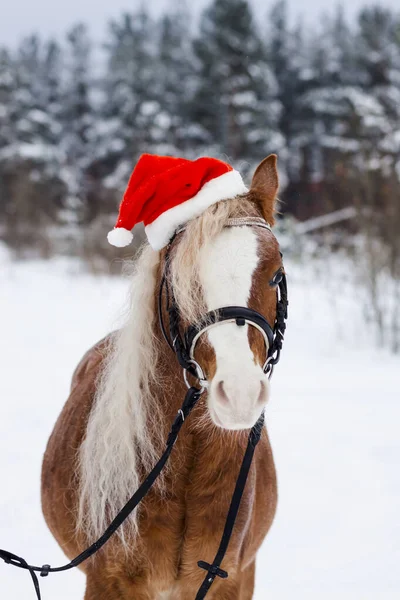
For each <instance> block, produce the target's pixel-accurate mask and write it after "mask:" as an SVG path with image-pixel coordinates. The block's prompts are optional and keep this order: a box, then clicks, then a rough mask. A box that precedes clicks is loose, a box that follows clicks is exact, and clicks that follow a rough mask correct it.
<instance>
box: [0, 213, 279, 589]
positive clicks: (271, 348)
mask: <svg viewBox="0 0 400 600" xmlns="http://www.w3.org/2000/svg"><path fill="white" fill-rule="evenodd" d="M226 226H227V227H243V226H250V227H263V228H264V229H268V230H269V231H271V227H270V226H269V225H268V223H267V222H266V221H264V220H263V219H261V218H257V217H250V218H237V219H229V220H228V222H227V224H226ZM184 229H185V228H184V227H183V228H181V229H179V230H178V231H177V232H176V233H175V235H174V237H173V238H172V239H171V241H170V243H169V245H168V247H167V251H166V257H165V271H164V274H163V276H162V279H161V284H160V289H159V297H158V310H159V320H160V327H161V331H162V333H163V336H164V338H165V340H166V342H167V344H168V345H169V347H170V348H171V349H172V350H173V351H174V353H175V355H176V357H177V360H178V362H179V364H180V365H181V367H182V368H183V374H184V380H185V383H186V385H187V387H188V391H187V393H186V396H185V399H184V401H183V403H182V406H181V408H180V409H179V410H178V412H177V414H176V416H175V419H174V422H173V423H172V426H171V430H170V432H169V435H168V438H167V442H166V448H165V450H164V452H163V454H162V455H161V457H160V458H159V460H158V462H157V463H156V465H155V466H154V467H153V469H152V470H151V472H150V473H149V474H148V475H147V477H146V478H145V479H144V481H143V482H142V484H141V485H140V486H139V488H138V489H137V490H136V492H135V493H134V494H133V496H132V497H131V498H130V499H129V500H128V502H127V503H126V504H125V506H124V507H123V508H122V509H121V511H120V512H119V513H118V514H117V515H116V517H115V518H114V519H113V521H112V522H111V523H110V525H109V526H108V527H107V529H106V530H105V532H104V533H103V535H102V536H101V537H100V538H99V539H98V540H96V541H95V542H94V543H93V544H91V545H90V546H89V547H88V548H87V549H86V550H84V551H83V552H82V553H81V554H79V555H78V556H77V557H75V558H74V559H73V560H71V561H70V562H69V563H67V564H65V565H62V566H60V567H51V566H50V565H49V564H44V565H43V566H41V567H39V566H35V565H30V564H29V563H28V562H27V561H26V560H25V559H24V558H22V557H21V556H18V555H16V554H13V553H12V552H9V551H7V550H1V549H0V558H1V559H3V561H4V562H5V563H7V564H9V565H12V566H14V567H18V568H20V569H25V570H27V571H28V572H29V573H30V576H31V578H32V582H33V585H34V588H35V593H36V598H37V600H41V593H40V585H39V579H38V576H37V573H39V575H40V576H41V577H47V576H48V575H49V574H50V573H59V572H61V571H68V570H70V569H73V568H74V567H77V566H78V565H80V564H82V563H83V562H84V561H86V560H87V559H88V558H90V557H91V556H93V555H94V554H95V553H96V552H98V551H99V550H100V548H102V547H103V546H104V544H106V542H107V541H108V540H109V539H110V537H111V536H112V535H113V534H114V533H115V532H116V531H117V529H119V527H120V526H121V525H122V524H123V523H124V521H125V520H126V519H127V518H128V517H129V516H130V514H131V513H132V512H133V511H134V509H135V508H136V507H137V505H138V504H139V503H140V502H141V500H143V498H144V497H145V496H146V494H147V493H148V491H149V490H150V489H151V487H152V486H153V484H154V483H155V481H156V479H157V478H158V476H159V475H160V473H161V471H162V470H163V468H164V466H165V464H166V463H167V461H168V459H169V457H170V454H171V452H172V449H173V447H174V445H175V442H176V440H177V438H178V435H179V432H180V429H181V427H182V425H183V423H184V421H185V420H186V418H187V417H188V416H189V415H190V413H191V411H192V410H193V408H194V407H195V406H196V404H197V402H198V400H199V398H200V396H201V395H202V394H203V392H204V391H205V389H206V388H207V387H208V382H207V379H206V377H205V374H204V371H203V369H202V367H201V366H200V365H199V363H198V362H197V361H196V360H195V358H194V352H195V348H196V344H197V342H198V340H199V339H200V337H201V336H202V335H203V334H204V333H206V332H207V331H208V330H209V329H210V328H212V327H216V326H218V325H221V324H223V323H236V325H237V326H238V327H243V326H244V325H246V324H247V325H249V326H252V327H255V328H256V329H257V330H258V331H259V332H260V333H261V334H262V335H263V337H264V341H265V347H266V360H265V363H264V366H263V371H264V373H265V374H266V375H267V376H268V377H269V378H270V377H271V375H272V372H273V369H274V366H275V365H276V364H277V363H278V362H279V358H280V353H281V349H282V343H283V338H284V333H285V328H286V319H287V306H288V297H287V284H286V276H285V274H284V272H282V278H281V280H280V281H279V283H278V284H277V307H276V318H275V323H274V326H273V327H271V325H270V324H269V323H268V321H267V320H266V319H265V317H263V315H261V314H260V313H258V312H256V311H254V310H252V309H249V308H247V307H243V306H228V307H223V308H220V309H218V310H216V311H213V312H210V313H207V314H206V315H204V317H203V318H202V319H201V320H200V321H199V322H198V323H196V324H193V325H190V326H189V327H188V328H187V330H186V331H185V332H184V333H183V334H182V333H181V317H180V314H179V310H178V308H177V304H176V301H175V298H174V294H173V290H171V289H170V284H169V275H170V272H169V270H170V250H171V246H172V244H173V243H174V240H175V238H176V236H177V235H178V234H179V233H181V232H182V231H184ZM164 290H165V298H166V310H167V313H168V316H169V334H168V332H167V330H166V328H165V324H164V321H163V294H164ZM188 374H190V375H192V376H193V377H194V378H195V379H196V380H197V381H198V383H199V386H200V387H195V386H191V385H190V384H189V382H188ZM263 425H264V412H262V413H261V415H260V417H259V419H258V420H257V422H256V424H255V425H254V426H253V427H252V429H251V430H250V433H249V437H248V442H247V447H246V451H245V454H244V457H243V460H242V464H241V467H240V470H239V475H238V478H237V480H236V484H235V489H234V492H233V495H232V499H231V503H230V506H229V510H228V514H227V517H226V521H225V526H224V530H223V534H222V537H221V541H220V545H219V547H218V550H217V553H216V555H215V557H214V560H213V561H212V563H208V562H205V561H202V560H200V561H199V562H198V563H197V564H198V566H199V567H200V568H201V569H204V570H205V571H206V575H205V578H204V580H203V583H202V584H201V586H200V588H199V590H198V592H197V594H196V597H195V600H203V599H204V598H205V596H206V594H207V593H208V591H209V589H210V587H211V586H212V584H213V583H214V581H215V579H216V577H220V578H222V579H225V578H227V577H228V573H227V572H226V571H225V570H223V569H221V563H222V561H223V559H224V556H225V554H226V551H227V549H228V545H229V541H230V539H231V536H232V532H233V528H234V525H235V521H236V517H237V514H238V511H239V507H240V502H241V499H242V496H243V492H244V488H245V485H246V481H247V477H248V474H249V471H250V467H251V463H252V459H253V455H254V451H255V448H256V446H257V444H258V442H259V440H260V437H261V433H262V429H263Z"/></svg>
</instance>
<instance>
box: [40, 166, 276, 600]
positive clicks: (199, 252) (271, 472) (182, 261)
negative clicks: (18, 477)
mask: <svg viewBox="0 0 400 600" xmlns="http://www.w3.org/2000/svg"><path fill="white" fill-rule="evenodd" d="M276 162H277V159H276V156H275V155H270V156H269V157H267V158H266V159H264V160H263V161H262V162H261V164H260V165H259V166H258V167H257V169H256V171H255V173H254V175H253V178H252V182H251V186H250V189H249V190H248V191H247V192H246V193H244V194H242V195H239V196H236V197H234V198H227V199H226V200H222V201H220V202H218V203H217V204H214V205H213V206H211V207H210V208H208V209H206V210H205V211H204V213H203V214H202V215H201V216H199V217H197V218H195V219H193V220H192V221H189V222H188V223H187V224H186V226H185V228H184V229H183V230H181V231H178V232H177V234H176V237H175V239H174V242H173V244H172V245H171V256H170V258H169V269H168V278H169V282H168V283H169V285H170V287H171V289H173V291H174V296H175V301H176V304H177V307H178V309H179V313H180V315H181V318H182V321H183V323H184V325H186V326H188V325H189V324H192V323H196V321H198V319H199V318H200V317H201V316H202V315H204V314H205V313H207V312H210V311H214V310H216V309H217V308H220V307H224V306H233V305H236V306H243V307H248V308H250V309H253V310H256V311H258V312H259V313H261V314H262V315H263V316H264V317H265V318H266V319H267V320H268V322H269V323H270V325H271V326H273V324H274V322H275V316H276V306H277V304H276V302H277V289H276V287H277V283H276V282H277V277H278V276H279V273H282V269H283V267H282V258H281V254H280V252H279V245H278V242H277V240H276V238H275V237H274V235H273V233H272V232H271V231H269V230H267V229H265V228H262V227H251V226H240V221H238V223H239V225H238V226H233V227H232V226H231V227H227V224H228V222H232V219H239V220H240V219H242V220H243V218H248V219H249V220H251V219H253V220H254V219H256V220H257V219H259V220H260V219H263V220H265V221H267V222H268V223H269V224H270V225H271V226H272V225H273V223H274V213H275V203H276V195H277V191H278V173H277V165H276ZM165 260H166V250H165V249H164V250H161V251H159V252H156V251H154V250H152V249H151V248H150V246H148V245H145V246H144V248H143V250H142V252H141V254H140V257H139V258H138V259H137V260H135V262H134V263H133V264H132V265H131V267H130V268H131V287H130V301H129V307H128V309H127V315H126V320H125V324H124V325H123V326H122V327H121V329H119V330H118V331H116V332H113V333H111V334H110V335H109V336H107V337H106V338H105V339H103V340H102V341H100V342H99V343H97V344H96V345H95V346H94V347H93V348H92V349H90V350H89V351H88V352H87V353H86V355H85V356H84V357H83V359H82V360H81V362H80V363H79V365H78V367H77V368H76V370H75V373H74V375H73V379H72V385H71V392H70V396H69V398H68V400H67V402H66V404H65V406H64V408H63V410H62V412H61V414H60V416H59V418H58V420H57V422H56V425H55V427H54V430H53V432H52V434H51V437H50V439H49V441H48V445H47V449H46V451H45V455H44V460H43V468H42V507H43V514H44V517H45V520H46V522H47V525H48V527H49V528H50V530H51V532H52V533H53V535H54V537H55V538H56V540H57V541H58V543H59V544H60V546H61V548H62V549H63V551H64V552H65V554H66V555H67V556H68V557H69V558H70V559H71V558H73V557H74V556H76V555H77V554H79V553H80V552H82V551H83V550H84V548H85V547H86V546H87V545H88V544H90V543H92V542H93V541H94V540H95V539H96V538H98V537H99V536H100V535H101V534H102V533H103V531H104V530H105V528H106V527H107V526H108V525H109V523H110V521H111V520H112V519H113V517H114V516H115V515H116V514H117V513H118V511H119V510H120V509H121V508H122V507H123V505H124V504H125V503H126V501H127V500H128V499H129V497H130V496H131V495H132V493H133V492H134V491H135V489H136V488H137V487H138V485H139V484H140V482H141V481H142V480H143V479H144V477H145V476H146V474H147V472H148V471H150V470H151V468H152V467H153V465H154V463H155V462H156V460H157V458H158V457H159V455H160V454H161V453H162V451H163V448H164V447H165V446H164V444H165V438H166V436H167V434H168V431H169V429H170V426H171V423H172V421H173V420H174V417H175V415H176V413H177V410H178V409H179V407H180V404H181V401H182V399H183V397H184V395H185V391H186V386H185V383H184V379H183V377H182V369H181V367H180V366H179V364H178V362H177V360H176V357H175V356H174V354H173V353H172V352H171V349H170V348H169V347H168V344H167V343H166V341H165V340H164V338H163V335H162V329H161V326H160V322H159V320H158V294H159V290H160V286H161V282H162V278H163V276H164V274H165V266H166V265H165ZM162 313H163V315H162V316H164V319H167V314H166V308H165V306H163V308H162ZM195 359H196V361H197V362H198V363H199V364H200V365H201V367H202V369H203V371H204V373H205V375H206V378H207V381H208V382H209V385H208V388H207V390H206V392H205V393H204V394H203V395H202V397H201V399H200V402H198V404H197V405H196V407H195V408H194V410H193V412H192V414H191V416H190V419H188V420H187V423H184V427H183V428H182V431H181V433H180V437H179V439H178V441H177V443H176V445H175V447H174V450H173V452H172V455H171V459H170V461H169V464H168V467H167V468H166V469H165V470H164V471H163V475H162V477H161V478H160V479H159V480H158V481H157V484H156V485H155V486H154V487H153V488H152V489H151V490H150V492H149V493H148V494H147V496H146V497H145V498H144V500H143V501H142V502H141V503H140V505H139V506H138V508H137V509H136V510H135V512H134V513H133V514H132V515H131V516H130V518H129V519H128V520H127V521H126V522H125V523H124V524H123V526H122V527H121V528H120V529H119V530H118V532H116V533H115V534H114V535H113V536H112V537H111V539H110V540H109V541H108V542H107V544H106V545H105V546H104V548H102V550H101V551H100V552H98V553H97V554H96V555H95V556H94V557H92V558H91V559H90V560H88V561H87V562H85V563H83V564H82V565H81V567H80V568H82V569H83V571H84V573H85V574H86V592H85V597H84V598H85V600H193V599H194V598H195V596H196V591H197V589H198V588H199V586H200V585H201V583H202V580H203V578H204V571H201V570H200V569H199V568H198V566H197V560H198V559H199V558H202V559H205V560H210V559H212V557H213V556H214V554H215V551H216V549H217V547H218V543H219V539H220V537H221V533H222V529H223V525H224V522H225V518H226V514H227V511H228V508H229V504H230V499H231V496H232V492H233V489H234V485H235V481H236V477H237V475H238V470H239V465H240V462H241V459H242V457H243V453H244V450H245V448H246V444H247V436H248V430H249V428H251V427H252V426H253V425H254V424H255V423H256V421H257V419H258V418H259V416H260V414H261V413H262V411H263V409H264V407H265V405H266V403H267V401H268V398H269V395H270V387H269V381H268V379H267V378H266V377H265V374H264V372H263V364H264V362H265V342H264V339H263V337H262V335H261V334H260V333H259V332H258V331H257V330H256V329H255V328H253V327H249V326H248V325H245V326H244V327H237V326H236V324H235V323H229V322H227V323H224V324H222V325H221V326H219V327H216V328H210V329H209V330H208V331H207V333H206V334H205V335H202V336H201V339H200V340H199V343H198V344H197V345H196V350H195ZM276 504H277V484H276V473H275V467H274V461H273V456H272V451H271V447H270V442H269V438H268V434H267V429H266V428H265V427H264V428H263V431H262V434H261V440H260V442H259V445H258V447H257V450H256V453H255V458H254V461H253V464H252V466H251V469H250V472H249V476H248V480H247V484H246V488H245V491H244V495H243V498H242V502H241V505H240V510H239V513H238V516H237V520H236V524H235V529H234V531H233V535H232V539H231V541H230V545H229V548H228V551H227V554H226V556H225V558H224V562H223V566H224V569H227V570H229V578H228V579H219V578H218V580H216V581H215V584H214V586H213V588H212V589H211V590H210V593H209V596H208V597H209V598H210V600H213V599H214V600H215V599H218V600H250V599H251V598H252V597H253V593H254V579H255V561H256V554H257V551H258V549H259V548H260V546H261V544H262V542H263V540H264V538H265V536H266V534H267V532H268V530H269V528H270V527H271V524H272V521H273V518H274V514H275V510H276Z"/></svg>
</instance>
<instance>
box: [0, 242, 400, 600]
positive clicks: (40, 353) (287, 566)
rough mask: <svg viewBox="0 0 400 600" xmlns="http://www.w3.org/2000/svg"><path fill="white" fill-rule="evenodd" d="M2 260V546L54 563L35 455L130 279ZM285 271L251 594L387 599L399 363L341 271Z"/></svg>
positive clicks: (61, 578) (78, 580)
mask: <svg viewBox="0 0 400 600" xmlns="http://www.w3.org/2000/svg"><path fill="white" fill-rule="evenodd" d="M0 267H1V268H0V289H1V294H0V314H1V315H2V319H1V332H2V344H1V347H0V364H1V378H0V397H1V398H2V402H1V404H0V476H1V478H2V486H1V495H0V547H2V548H6V549H8V550H10V551H13V552H15V553H17V554H22V555H23V556H24V557H25V558H27V559H28V560H29V561H32V562H34V563H35V564H42V563H44V562H50V563H51V564H52V565H59V564H62V563H63V562H65V557H64V556H63V554H62V552H61V550H60V549H59V548H58V546H57V544H56V542H55V541H54V540H53V538H52V536H51V534H50V533H49V531H48V530H47V528H46V525H45V523H44V520H43V517H42V515H41V510H40V501H39V477H40V466H41V459H42V454H43V451H44V447H45V444H46V442H47V438H48V436H49V434H50V431H51V429H52V426H53V424H54V421H55V419H56V418H57V416H58V414H59V412H60V410H61V407H62V405H63V403H64V401H65V399H66V397H67V395H68V388H69V383H70V378H71V374H72V371H73V369H74V368H75V366H76V364H77V362H78V361H79V359H80V357H81V356H82V354H83V353H84V352H85V351H86V349H87V348H88V347H89V346H90V345H91V344H92V343H93V342H95V341H96V340H98V339H99V338H101V337H102V336H103V335H104V334H105V333H107V332H108V331H109V330H110V329H112V328H113V327H115V326H116V323H117V321H116V315H118V314H119V307H120V306H121V304H122V303H123V300H124V297H125V292H126V288H127V285H126V282H124V281H123V280H122V279H119V278H115V277H114V278H112V277H108V276H101V277H99V276H97V277H95V276H92V275H89V274H87V273H85V272H84V271H83V269H82V267H81V266H80V265H79V264H78V263H74V262H71V261H66V260H61V259H57V260H52V261H49V262H40V261H29V262H23V263H12V262H11V261H10V260H9V259H8V258H7V256H6V254H5V253H3V254H2V253H1V248H0ZM287 270H288V272H289V284H290V290H289V291H290V315H289V317H290V321H289V323H288V332H287V339H286V341H285V347H284V351H283V353H282V360H281V363H280V364H279V365H278V367H277V368H276V372H275V375H274V379H273V384H272V385H273V395H272V400H271V402H270V404H269V406H268V408H267V412H266V420H267V426H268V430H269V433H270V437H271V442H272V446H273V450H274V455H275V460H276V465H277V471H278V479H279V506H278V513H277V516H276V519H275V523H274V525H273V527H272V530H271V532H270V533H269V535H268V537H267V539H266V541H265V543H264V546H263V548H262V549H261V551H260V553H259V556H258V567H257V569H258V570H257V586H256V593H255V600H265V598H269V599H270V600H290V599H291V598H294V597H295V598H296V599H298V600H303V599H304V600H305V599H307V600H321V599H323V600H331V599H332V600H337V599H338V598H340V599H341V600H347V599H348V600H376V598H382V599H383V600H392V599H393V600H394V599H395V598H398V597H399V591H400V571H399V569H398V565H399V561H400V521H399V518H398V505H399V499H400V476H399V468H398V464H399V458H400V441H399V436H398V423H399V421H400V403H399V393H398V390H397V385H398V382H399V377H398V373H399V366H400V361H399V358H398V357H395V356H392V355H389V354H388V353H386V352H384V351H380V350H377V349H376V348H375V347H374V346H373V343H372V335H371V333H370V331H369V330H368V329H367V328H366V326H365V325H364V324H363V322H362V320H361V310H360V309H359V308H358V307H357V305H356V304H355V301H356V299H357V294H354V293H353V294H352V293H350V290H351V288H350V287H349V286H350V284H349V282H348V281H347V282H346V281H344V282H343V281H342V280H340V281H339V279H336V277H337V275H336V274H335V273H336V271H335V270H332V271H329V272H328V271H325V272H324V271H322V272H321V273H319V274H318V273H317V272H316V271H315V270H314V269H310V268H309V267H307V266H306V265H304V264H302V263H297V262H295V261H289V264H287ZM337 272H339V269H338V270H337ZM348 275H349V276H350V275H351V274H350V273H349V274H348ZM333 278H335V279H334V280H333ZM348 280H349V281H350V280H351V277H348ZM333 297H334V300H333V299H332V298H333ZM199 558H204V559H207V557H199ZM208 558H211V557H208ZM0 574H1V575H0V590H1V591H0V594H1V597H4V598H9V599H10V600H19V599H22V598H24V599H29V598H34V592H33V589H32V583H31V580H30V578H29V575H28V574H27V573H26V572H22V571H20V570H17V569H14V568H11V567H9V566H7V565H4V564H3V563H0ZM41 585H42V590H43V598H44V600H50V599H51V598H57V600H71V599H72V598H76V599H78V598H82V597H83V589H84V577H83V576H82V574H80V572H78V571H76V572H69V573H65V574H64V573H63V574H58V575H57V574H55V575H52V576H49V577H48V578H47V579H44V580H41Z"/></svg>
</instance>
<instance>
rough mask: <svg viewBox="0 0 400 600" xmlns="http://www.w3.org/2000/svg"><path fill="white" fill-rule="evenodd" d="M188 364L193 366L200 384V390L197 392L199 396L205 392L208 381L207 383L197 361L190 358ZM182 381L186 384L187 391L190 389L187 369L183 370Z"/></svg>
mask: <svg viewBox="0 0 400 600" xmlns="http://www.w3.org/2000/svg"><path fill="white" fill-rule="evenodd" d="M188 362H190V363H191V364H192V365H193V366H194V368H195V369H196V375H197V380H198V382H199V384H200V390H199V392H200V394H203V393H204V392H205V391H206V389H207V387H208V381H207V379H206V377H205V375H204V371H203V369H202V368H201V366H200V365H199V363H198V362H197V361H195V360H194V359H192V358H191V359H190V360H189V361H188ZM183 380H184V382H185V383H186V387H187V388H188V389H190V388H191V387H192V386H191V385H190V383H189V380H188V371H187V369H183Z"/></svg>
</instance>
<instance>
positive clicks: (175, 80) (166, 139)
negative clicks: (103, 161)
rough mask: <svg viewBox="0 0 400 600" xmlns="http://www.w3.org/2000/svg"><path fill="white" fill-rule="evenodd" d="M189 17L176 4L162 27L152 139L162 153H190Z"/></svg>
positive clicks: (190, 79) (191, 79) (163, 18)
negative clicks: (157, 107)
mask: <svg viewBox="0 0 400 600" xmlns="http://www.w3.org/2000/svg"><path fill="white" fill-rule="evenodd" d="M189 24H190V15H189V12H188V10H187V8H186V6H185V5H182V2H180V1H179V0H177V1H175V2H174V3H173V5H172V8H171V10H170V11H169V12H168V13H166V14H165V15H164V16H163V17H162V19H161V21H160V24H159V46H158V58H157V62H156V64H157V66H158V72H157V74H156V76H155V94H156V98H157V102H158V104H159V111H158V113H157V115H156V117H155V119H154V134H153V138H154V139H155V141H156V151H157V153H159V154H176V153H179V152H181V151H186V152H189V153H190V149H191V148H190V144H191V138H190V135H191V130H190V122H189V105H190V97H191V94H192V89H193V78H194V66H193V62H194V59H193V55H192V48H191V40H190V37H189V29H190V27H189Z"/></svg>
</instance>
